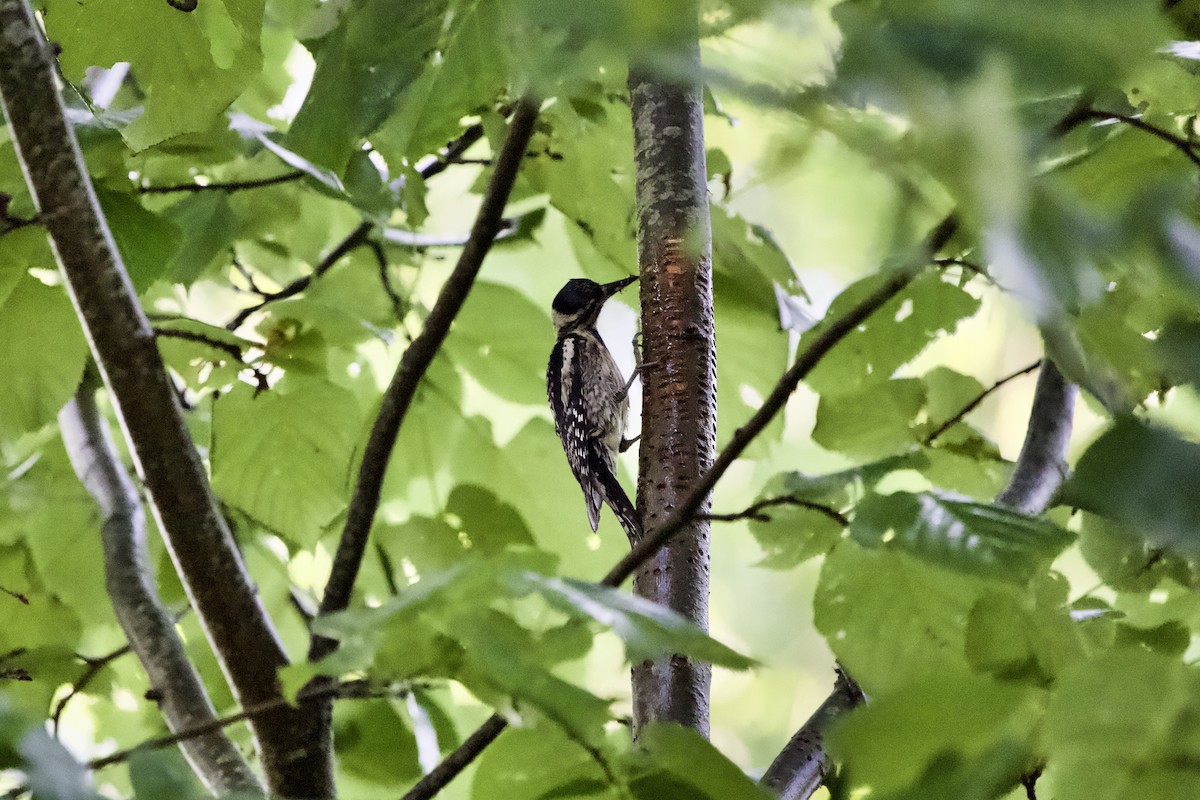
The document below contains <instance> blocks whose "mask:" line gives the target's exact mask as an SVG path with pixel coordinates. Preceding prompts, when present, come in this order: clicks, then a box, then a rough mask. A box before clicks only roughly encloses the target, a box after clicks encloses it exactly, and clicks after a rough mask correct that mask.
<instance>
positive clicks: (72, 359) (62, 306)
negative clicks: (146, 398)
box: [0, 264, 87, 439]
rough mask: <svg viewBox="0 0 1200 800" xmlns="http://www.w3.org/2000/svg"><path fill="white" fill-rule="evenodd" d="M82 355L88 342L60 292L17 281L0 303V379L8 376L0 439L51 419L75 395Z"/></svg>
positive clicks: (1, 396)
mask: <svg viewBox="0 0 1200 800" xmlns="http://www.w3.org/2000/svg"><path fill="white" fill-rule="evenodd" d="M38 266H41V267H43V268H45V267H50V266H52V265H51V264H39V265H38ZM4 272H7V270H5V271H4ZM0 274H3V273H0ZM86 357H87V344H86V343H85V342H84V339H83V333H82V331H81V330H80V327H79V322H78V320H77V319H76V317H75V311H74V309H73V308H72V307H71V301H70V300H68V299H67V295H66V292H65V291H64V290H63V288H62V287H61V286H46V285H45V284H44V283H42V282H41V281H39V280H38V279H37V278H35V277H33V276H32V275H29V274H26V275H24V276H23V277H21V278H20V279H19V281H17V282H16V284H15V285H14V286H13V288H12V289H11V291H9V293H8V297H7V298H5V299H4V300H3V303H2V304H0V375H6V376H9V377H8V380H7V385H6V387H5V390H4V391H3V392H0V439H9V438H13V437H15V436H18V435H20V434H22V433H25V432H28V431H32V430H36V429H37V428H40V427H41V426H43V425H45V424H47V423H49V422H52V421H54V418H55V415H56V414H58V410H59V409H60V408H62V407H63V405H64V404H66V402H67V400H69V399H70V398H71V396H72V395H73V394H75V388H76V387H77V386H78V385H79V379H80V378H81V377H82V375H83V364H84V360H85V359H86Z"/></svg>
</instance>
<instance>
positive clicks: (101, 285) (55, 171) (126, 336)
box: [0, 0, 334, 798]
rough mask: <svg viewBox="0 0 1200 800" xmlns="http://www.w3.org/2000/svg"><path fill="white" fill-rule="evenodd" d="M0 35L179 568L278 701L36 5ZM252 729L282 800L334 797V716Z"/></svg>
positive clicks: (249, 587) (243, 698)
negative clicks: (67, 111)
mask: <svg viewBox="0 0 1200 800" xmlns="http://www.w3.org/2000/svg"><path fill="white" fill-rule="evenodd" d="M0 32H2V35H0V97H2V98H3V106H4V113H5V116H6V118H7V120H8V124H9V126H10V128H11V130H12V132H13V138H14V140H15V144H16V149H17V153H18V155H19V156H20V159H21V163H22V166H23V168H24V171H25V177H26V180H27V181H28V183H29V186H30V189H31V191H32V193H33V196H34V199H35V200H36V202H37V205H38V209H39V213H40V219H41V220H42V222H43V223H44V224H45V226H46V228H47V230H48V231H49V233H50V237H51V240H52V242H53V245H54V249H55V253H56V254H57V256H58V260H59V264H60V265H61V267H62V270H63V273H64V275H65V276H66V279H67V285H68V288H69V289H70V293H71V298H72V301H73V302H74V304H75V308H76V311H77V312H78V314H79V317H80V319H81V321H82V322H83V328H84V331H85V332H86V334H87V338H88V342H89V344H90V346H91V349H92V353H93V355H94V357H95V359H96V363H97V364H98V365H99V367H100V371H101V373H102V375H103V377H104V381H105V383H106V384H107V386H108V389H109V393H110V396H111V398H112V400H113V403H114V405H115V406H116V409H117V416H118V418H119V420H120V422H121V427H122V429H123V432H124V435H125V437H126V439H127V440H128V441H129V444H130V450H131V452H132V453H133V456H134V463H135V466H136V467H137V470H138V474H139V476H140V477H141V479H142V481H143V482H144V484H145V486H146V489H147V490H148V492H149V495H150V499H151V501H152V506H153V511H154V514H155V516H156V518H157V520H158V523H159V527H160V528H161V530H162V531H163V534H164V536H165V538H166V541H167V546H168V549H169V550H170V553H171V557H172V559H173V560H174V562H175V567H176V569H177V570H178V571H179V574H180V577H181V578H182V580H183V584H184V586H185V588H186V589H187V592H188V596H189V598H190V599H191V601H192V603H193V605H194V606H195V608H196V610H197V612H198V615H199V617H200V620H201V622H202V623H203V625H204V629H205V632H206V633H207V635H208V638H209V641H210V642H211V643H212V645H213V648H214V650H215V651H216V653H217V656H218V657H219V659H220V661H221V665H222V667H223V668H224V670H225V674H226V676H227V677H228V678H229V680H230V683H231V684H232V686H233V688H234V691H235V693H236V695H237V697H238V699H239V701H240V702H241V703H242V705H244V706H253V705H258V704H261V703H264V702H267V701H271V700H274V699H276V698H278V697H280V696H281V691H280V686H279V682H278V680H277V678H276V673H277V670H278V669H279V667H281V666H284V665H285V664H286V663H287V656H286V654H285V652H284V649H283V645H282V644H281V642H280V640H279V637H278V635H277V633H276V631H275V629H274V626H273V625H272V624H271V622H270V620H269V619H268V617H267V615H266V612H265V610H264V609H263V607H262V605H261V604H260V602H259V599H258V593H257V589H256V588H255V586H254V584H253V582H252V581H251V579H250V576H249V575H248V574H247V572H246V569H245V565H244V564H243V562H242V558H241V554H240V553H239V552H238V549H237V546H236V544H235V543H234V540H233V536H232V535H231V534H230V531H229V527H228V526H227V524H226V522H225V520H224V518H223V517H222V516H221V514H220V512H219V511H218V507H217V502H216V498H215V497H214V496H213V494H212V491H211V488H210V487H209V485H208V477H207V474H206V471H205V468H204V464H203V462H202V461H201V459H200V456H199V454H198V453H197V452H196V448H195V446H194V445H193V443H192V440H191V436H190V435H189V433H188V431H187V428H186V426H185V424H184V420H183V416H182V413H181V411H180V408H179V403H178V400H177V398H176V396H175V390H174V387H173V386H172V385H171V383H170V380H169V378H168V377H167V374H166V372H165V371H164V369H163V364H162V360H161V359H160V357H159V354H158V349H157V346H156V344H155V339H154V333H153V331H152V330H151V328H150V324H149V323H148V322H147V320H146V317H145V314H144V313H143V312H142V308H141V306H140V304H139V303H138V301H137V297H136V296H135V294H134V291H133V288H132V286H131V285H130V282H129V277H128V275H127V274H126V272H125V268H124V266H123V265H122V263H121V260H120V256H119V254H118V253H117V249H116V246H115V245H114V244H113V239H112V234H111V233H110V231H109V229H108V226H107V224H106V223H105V221H104V218H103V216H102V215H101V213H100V210H99V204H98V203H97V202H96V195H95V192H94V191H93V189H92V185H91V182H90V180H89V179H88V176H87V172H86V169H85V168H84V165H83V159H82V157H81V156H80V153H79V147H78V144H77V142H76V140H75V135H74V132H73V131H72V130H71V128H70V127H69V126H68V125H67V123H66V120H65V119H64V116H63V108H62V103H61V101H60V99H59V95H58V88H57V85H56V83H55V68H54V61H53V56H52V54H51V52H50V49H49V48H48V46H47V44H46V41H45V38H44V37H43V35H42V33H41V30H40V28H39V27H38V25H37V22H36V20H35V18H34V16H33V13H32V11H31V10H30V8H29V7H28V6H27V5H26V4H25V2H24V0H0ZM251 725H252V728H253V730H254V733H255V738H256V741H257V744H258V746H259V749H260V752H261V754H262V761H263V765H264V768H265V771H266V777H267V785H268V788H269V790H270V792H271V794H273V795H275V796H277V797H283V798H328V797H332V796H333V794H334V787H333V770H332V762H331V742H330V739H329V727H328V722H327V720H325V719H322V718H321V715H320V714H318V713H314V711H313V710H312V709H310V708H303V707H302V708H300V709H296V708H290V707H283V708H279V709H277V710H276V711H273V712H271V713H267V714H263V715H262V716H259V717H255V719H254V720H253V721H252V723H251Z"/></svg>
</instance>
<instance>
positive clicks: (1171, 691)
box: [1045, 649, 1200, 800]
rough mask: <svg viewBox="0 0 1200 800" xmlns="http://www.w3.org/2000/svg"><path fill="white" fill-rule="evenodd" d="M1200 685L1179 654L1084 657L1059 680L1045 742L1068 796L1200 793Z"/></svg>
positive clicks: (1154, 798) (1094, 799) (1149, 798)
mask: <svg viewBox="0 0 1200 800" xmlns="http://www.w3.org/2000/svg"><path fill="white" fill-rule="evenodd" d="M1198 714H1200V686H1198V684H1197V680H1196V676H1195V674H1194V671H1193V670H1191V669H1190V668H1188V667H1185V666H1184V665H1183V664H1181V663H1179V662H1178V661H1176V660H1172V659H1168V658H1165V657H1163V656H1161V655H1158V654H1154V653H1150V652H1147V651H1144V650H1140V649H1123V650H1118V651H1114V652H1111V653H1106V654H1103V655H1101V656H1100V657H1098V658H1096V659H1093V660H1091V661H1086V662H1083V663H1081V664H1080V665H1079V668H1078V669H1077V670H1075V671H1074V672H1073V673H1072V674H1070V675H1068V676H1066V677H1064V678H1063V679H1062V680H1061V681H1060V682H1059V684H1058V685H1057V686H1056V687H1055V691H1054V693H1053V694H1052V695H1051V698H1050V703H1049V706H1048V707H1047V709H1046V724H1045V746H1046V756H1047V763H1048V764H1050V765H1052V767H1051V770H1050V771H1049V772H1048V773H1047V777H1050V776H1051V775H1052V776H1053V780H1054V785H1055V787H1056V792H1055V796H1056V797H1058V798H1062V800H1082V799H1083V798H1088V800H1117V798H1125V797H1131V796H1137V797H1138V798H1145V799H1146V800H1160V799H1161V800H1166V799H1167V798H1176V797H1183V796H1191V795H1193V794H1195V793H1196V792H1200V773H1197V771H1196V770H1195V769H1194V768H1193V767H1192V764H1194V763H1195V760H1196V759H1197V757H1198V756H1200V739H1198V738H1197V736H1196V734H1195V720H1196V717H1197V715H1198Z"/></svg>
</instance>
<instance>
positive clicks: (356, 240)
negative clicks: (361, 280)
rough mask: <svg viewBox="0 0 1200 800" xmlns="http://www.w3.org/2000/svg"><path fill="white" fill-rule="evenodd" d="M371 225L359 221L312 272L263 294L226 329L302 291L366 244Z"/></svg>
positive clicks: (238, 324) (230, 328)
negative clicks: (260, 298) (274, 290)
mask: <svg viewBox="0 0 1200 800" xmlns="http://www.w3.org/2000/svg"><path fill="white" fill-rule="evenodd" d="M371 227H372V225H371V223H370V222H367V221H363V222H360V223H359V224H358V226H357V227H355V228H354V230H352V231H350V233H348V234H347V235H346V238H344V239H342V241H341V242H339V243H338V244H337V246H336V247H334V248H333V249H332V250H330V251H329V252H328V253H327V254H326V255H325V257H324V258H322V259H321V260H320V262H318V264H317V266H315V267H314V268H313V271H312V272H310V273H309V274H307V275H304V276H301V277H299V278H296V280H294V281H292V282H291V283H289V284H288V285H287V286H284V287H283V288H282V289H280V290H279V291H278V292H272V293H270V294H267V295H264V296H263V298H262V300H261V301H260V302H258V303H256V304H255V305H252V306H250V307H248V308H243V309H242V310H241V311H239V312H238V313H237V315H236V316H235V317H234V318H233V319H231V320H230V321H229V323H228V324H226V325H225V328H226V330H231V331H236V330H237V329H238V328H240V327H242V323H243V322H245V321H246V320H247V319H249V317H250V315H251V314H253V313H254V312H256V311H259V310H261V309H262V308H263V306H266V305H268V304H270V303H274V302H276V301H278V300H284V299H286V298H288V297H293V296H295V295H298V294H300V293H301V292H303V291H304V290H305V289H307V288H308V287H309V286H310V285H311V284H312V282H313V281H315V280H317V279H318V278H320V277H321V276H322V275H324V274H325V273H326V272H328V271H329V270H330V269H332V268H333V265H334V264H336V263H337V262H338V261H341V260H342V258H343V257H344V256H346V255H348V254H349V253H350V252H351V251H353V250H355V249H356V248H359V247H362V246H363V245H364V244H366V243H367V237H368V236H369V235H370V233H371Z"/></svg>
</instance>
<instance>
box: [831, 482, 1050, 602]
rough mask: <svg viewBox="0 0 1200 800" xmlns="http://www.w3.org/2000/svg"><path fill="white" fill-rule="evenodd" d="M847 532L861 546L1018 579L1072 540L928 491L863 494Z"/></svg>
mask: <svg viewBox="0 0 1200 800" xmlns="http://www.w3.org/2000/svg"><path fill="white" fill-rule="evenodd" d="M850 535H851V536H852V537H853V538H854V540H855V541H857V542H858V543H859V544H862V545H863V546H864V547H881V546H883V547H889V548H897V549H902V550H905V551H907V552H909V553H912V554H913V555H915V556H917V557H919V558H922V559H925V560H927V561H930V562H932V563H935V564H939V565H941V566H946V567H950V568H953V569H960V570H963V571H966V572H972V573H976V574H979V575H984V576H988V577H995V578H1000V579H1003V580H1012V581H1017V582H1023V581H1026V580H1028V579H1029V578H1030V577H1032V576H1033V574H1034V573H1035V572H1036V571H1037V570H1038V569H1039V568H1040V567H1043V566H1045V565H1047V564H1049V563H1050V561H1051V560H1052V559H1053V558H1054V557H1055V556H1057V555H1058V554H1059V553H1060V552H1061V551H1062V550H1063V548H1065V547H1066V546H1067V545H1068V544H1070V543H1071V541H1072V539H1073V537H1072V536H1071V534H1070V533H1068V532H1067V531H1064V530H1063V529H1062V528H1059V527H1058V526H1057V525H1054V524H1053V523H1051V522H1049V521H1046V520H1043V519H1038V518H1036V517H1029V516H1026V515H1024V514H1020V513H1018V512H1016V511H1010V510H1008V509H1005V508H1000V507H998V506H994V505H991V504H986V503H973V502H969V501H964V500H952V499H949V498H946V497H941V496H939V495H937V494H934V493H929V492H925V493H921V494H910V493H908V492H896V493H895V494H891V495H877V494H876V495H870V496H868V497H867V498H866V499H864V500H863V501H862V502H861V503H859V504H858V506H857V507H856V509H855V513H854V521H853V522H852V523H851V524H850Z"/></svg>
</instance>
